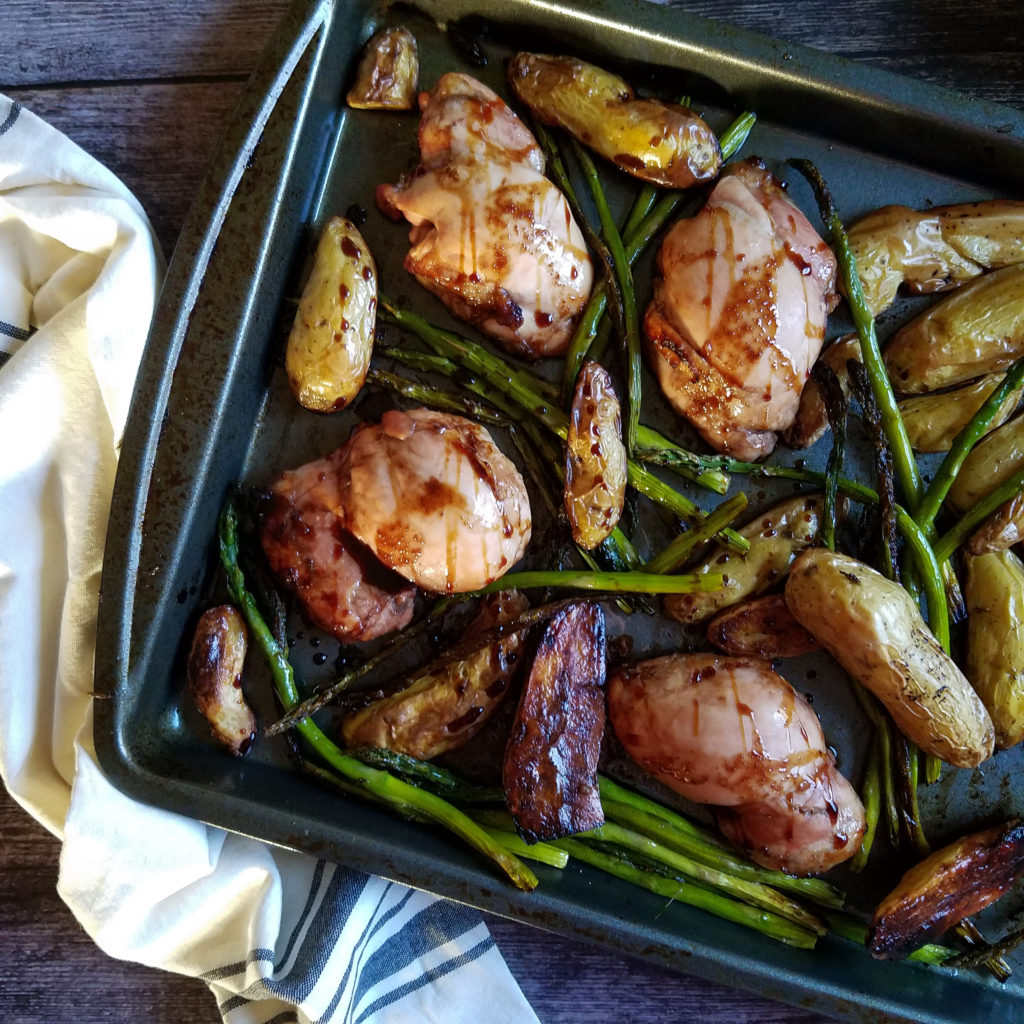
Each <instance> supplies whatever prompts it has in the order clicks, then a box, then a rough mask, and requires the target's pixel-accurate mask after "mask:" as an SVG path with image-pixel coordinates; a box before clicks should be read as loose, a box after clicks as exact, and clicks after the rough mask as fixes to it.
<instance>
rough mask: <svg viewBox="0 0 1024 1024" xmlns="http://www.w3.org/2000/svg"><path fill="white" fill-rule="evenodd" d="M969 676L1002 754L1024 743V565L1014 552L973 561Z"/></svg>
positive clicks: (967, 590) (969, 580) (977, 557)
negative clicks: (989, 719) (994, 732)
mask: <svg viewBox="0 0 1024 1024" xmlns="http://www.w3.org/2000/svg"><path fill="white" fill-rule="evenodd" d="M964 596H965V597H966V599H967V664H966V675H967V678H968V679H969V680H970V682H971V685H972V686H973V687H974V689H975V690H977V692H978V696H980V697H981V700H982V703H983V704H984V705H985V707H986V708H987V709H988V713H989V715H991V717H992V724H993V725H994V726H995V730H996V746H997V747H999V748H1000V749H1001V750H1002V749H1005V748H1006V747H1012V746H1014V745H1015V744H1017V743H1020V741H1021V740H1022V739H1024V564H1021V560H1020V559H1019V558H1018V557H1017V556H1016V555H1015V554H1014V553H1013V552H1012V551H994V552H991V553H989V554H985V555H973V556H968V558H967V583H966V586H965V595H964Z"/></svg>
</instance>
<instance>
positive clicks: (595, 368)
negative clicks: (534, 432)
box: [565, 359, 626, 551]
mask: <svg viewBox="0 0 1024 1024" xmlns="http://www.w3.org/2000/svg"><path fill="white" fill-rule="evenodd" d="M625 498H626V447H625V445H624V444H623V443H622V416H621V413H620V410H619V396H618V395H616V394H615V387H614V385H613V384H612V379H611V376H610V375H609V373H608V371H607V370H606V369H605V368H604V367H603V366H601V365H600V363H595V362H594V361H593V360H592V359H588V360H587V361H586V362H585V363H584V364H583V366H582V368H581V369H580V374H579V377H578V378H577V380H576V390H575V392H574V394H573V400H572V410H571V412H570V415H569V434H568V437H567V438H566V443H565V511H566V514H567V515H568V516H569V524H570V526H571V527H572V537H573V540H574V541H576V543H577V544H579V546H580V547H582V548H586V549H587V550H588V551H589V550H590V549H592V548H596V547H597V546H598V544H600V543H601V542H602V541H603V540H604V539H605V538H606V537H607V536H608V535H609V534H610V533H611V532H612V530H614V529H615V525H616V523H618V521H619V516H621V515H622V506H623V503H624V501H625Z"/></svg>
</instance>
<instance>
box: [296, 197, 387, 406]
mask: <svg viewBox="0 0 1024 1024" xmlns="http://www.w3.org/2000/svg"><path fill="white" fill-rule="evenodd" d="M376 322H377V265H376V264H375V263H374V260H373V256H372V255H371V254H370V249H369V247H368V246H367V244H366V242H365V240H364V239H363V236H362V235H361V234H360V233H359V230H358V229H357V228H356V226H355V225H354V224H353V223H352V222H351V221H350V220H346V219H345V218H344V217H332V218H331V219H330V220H329V221H328V222H327V224H326V225H325V227H324V230H323V234H322V235H321V236H320V242H319V244H318V245H317V249H316V255H315V257H314V260H313V269H312V271H311V272H310V275H309V280H308V282H307V283H306V287H305V288H304V289H303V292H302V298H301V299H300V300H299V308H298V311H297V312H296V314H295V322H294V324H293V325H292V329H291V333H290V334H289V335H288V347H287V349H286V350H285V361H284V366H285V371H286V372H287V374H288V383H289V384H290V385H291V389H292V392H293V393H294V395H295V397H296V398H297V399H298V401H299V404H300V405H302V406H304V407H305V408H306V409H312V410H314V411H316V412H337V411H338V410H340V409H344V408H345V406H346V405H348V404H349V402H351V401H352V399H353V398H355V396H356V394H357V393H358V391H359V389H360V388H361V387H362V386H363V382H364V381H365V380H366V372H367V370H368V369H369V367H370V356H371V354H372V352H373V332H374V327H375V326H376Z"/></svg>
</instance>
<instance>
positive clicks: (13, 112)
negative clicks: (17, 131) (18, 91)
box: [0, 100, 21, 135]
mask: <svg viewBox="0 0 1024 1024" xmlns="http://www.w3.org/2000/svg"><path fill="white" fill-rule="evenodd" d="M20 113H21V104H20V103H15V102H14V101H13V100H12V101H11V109H10V110H9V111H8V113H7V117H5V118H4V122H3V124H0V135H3V134H4V132H9V131H10V130H11V129H12V128H13V127H14V122H15V121H17V120H18V115H19V114H20Z"/></svg>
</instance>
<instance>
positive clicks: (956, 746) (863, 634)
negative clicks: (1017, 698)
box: [785, 548, 995, 768]
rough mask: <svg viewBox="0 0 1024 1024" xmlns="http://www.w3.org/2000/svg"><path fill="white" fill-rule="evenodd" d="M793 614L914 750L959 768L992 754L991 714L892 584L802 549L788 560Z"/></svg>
mask: <svg viewBox="0 0 1024 1024" xmlns="http://www.w3.org/2000/svg"><path fill="white" fill-rule="evenodd" d="M785 596H786V604H787V605H789V610H790V611H791V612H792V613H793V616H794V618H796V620H797V621H798V622H800V623H802V625H803V626H804V627H805V628H806V629H807V630H808V632H810V633H811V634H812V635H813V636H815V637H817V638H818V640H820V641H821V644H822V646H823V647H824V648H825V649H826V650H827V651H828V652H829V653H830V654H831V655H832V656H833V657H834V658H835V659H836V660H837V661H838V662H839V663H840V664H841V665H842V666H843V668H845V669H846V671H847V672H849V673H850V675H851V676H853V678H854V679H855V680H857V682H859V683H860V684H861V685H862V686H864V687H866V688H867V689H868V690H870V691H871V692H872V693H873V694H874V695H875V696H876V697H877V698H878V699H879V700H880V701H881V702H882V703H883V704H884V705H885V706H886V708H888V710H889V713H890V714H891V715H892V717H893V720H894V721H895V722H896V724H897V726H899V728H900V730H901V731H902V732H903V733H904V735H905V736H907V738H908V739H910V740H913V742H914V743H916V744H917V745H918V746H919V747H920V748H921V749H922V750H924V751H926V752H927V753H929V754H935V755H937V756H938V757H940V758H942V760H943V761H946V762H948V763H949V764H952V765H956V766H957V767H960V768H974V767H976V766H977V765H979V764H981V762H982V761H984V760H985V759H986V758H988V757H991V756H992V748H993V744H994V741H995V733H994V730H993V727H992V720H991V719H990V718H989V715H988V712H987V711H986V710H985V707H984V705H983V704H982V702H981V700H980V699H979V697H978V695H977V694H976V693H975V692H974V690H973V689H971V686H970V683H968V681H967V679H966V678H965V677H964V675H963V673H962V672H961V671H960V669H959V668H957V666H956V664H955V663H954V662H953V660H952V659H951V658H950V657H949V655H947V654H946V653H945V651H943V649H942V647H941V646H940V645H939V642H938V641H937V640H936V639H935V637H934V636H932V634H931V632H930V631H929V630H928V627H927V626H926V625H925V623H924V620H923V619H922V618H921V613H920V611H919V610H918V608H917V605H916V604H914V601H913V600H912V598H911V597H910V595H909V594H908V593H907V592H906V591H905V590H904V589H903V587H901V586H900V585H899V584H898V583H893V582H892V581H891V580H887V579H886V578H885V577H884V576H883V575H882V574H881V573H878V572H875V570H874V569H872V568H870V566H867V565H865V564H864V563H863V562H858V561H857V560H856V559H854V558H850V557H848V556H846V555H841V554H838V553H836V552H833V551H827V550H825V549H824V548H812V549H809V550H807V551H805V552H803V554H801V555H800V557H799V558H797V560H796V561H795V562H794V563H793V566H792V568H791V569H790V571H789V579H788V580H787V581H786V589H785Z"/></svg>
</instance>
